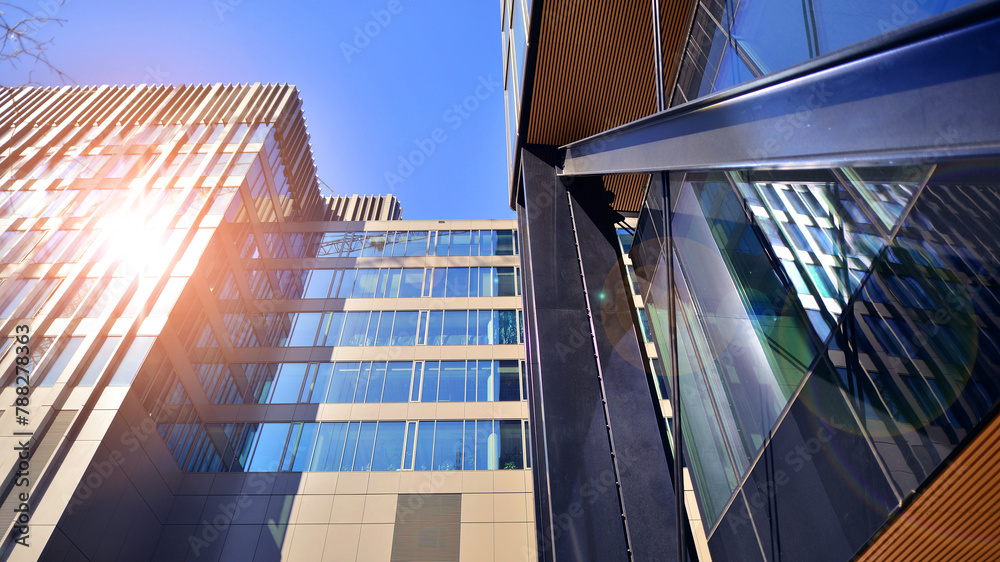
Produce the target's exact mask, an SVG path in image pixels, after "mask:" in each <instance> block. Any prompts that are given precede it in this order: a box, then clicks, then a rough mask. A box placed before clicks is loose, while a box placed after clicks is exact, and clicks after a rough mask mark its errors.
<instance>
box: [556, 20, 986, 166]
mask: <svg viewBox="0 0 1000 562" xmlns="http://www.w3.org/2000/svg"><path fill="white" fill-rule="evenodd" d="M998 150H1000V6H998V5H997V3H993V4H991V5H988V6H980V7H976V8H975V9H969V10H964V11H961V12H960V13H958V14H957V15H954V16H950V17H947V18H942V19H941V20H935V21H932V22H930V23H928V24H927V25H925V26H922V27H916V28H914V29H911V30H909V31H907V32H906V33H905V34H900V35H897V36H892V37H890V38H887V39H883V40H876V41H872V42H869V43H867V44H865V45H863V46H861V47H858V48H855V49H853V50H850V51H847V52H843V53H838V54H836V55H832V56H829V57H824V58H821V59H817V60H815V61H812V62H809V63H806V64H803V65H801V66H799V67H794V68H792V69H789V70H788V71H785V72H782V73H778V74H777V75H774V76H771V77H766V78H762V79H760V80H757V81H754V82H751V83H749V84H746V85H744V86H742V87H740V88H737V89H735V90H732V91H731V92H728V93H723V94H721V95H718V96H712V97H709V98H706V99H705V100H699V101H695V102H692V103H688V104H685V105H681V106H677V107H675V108H672V109H669V110H667V111H663V112H660V113H657V114H654V115H652V116H649V117H647V118H643V119H640V120H638V121H635V122H633V123H630V124H627V125H623V126H621V127H618V128H616V129H612V130H609V131H605V132H603V133H601V134H598V135H595V136H593V137H590V138H588V139H584V140H581V141H578V142H575V143H572V144H570V145H568V146H567V147H566V157H565V162H564V165H563V174H565V175H569V176H579V175H596V174H618V173H633V172H652V171H662V170H726V169H745V168H756V169H780V168H793V167H794V168H800V167H831V166H853V165H863V164H866V163H867V164H886V165H889V164H891V165H900V164H907V163H922V162H928V161H935V162H941V161H949V160H956V159H964V158H971V157H979V156H984V155H990V154H996V153H997V151H998Z"/></svg>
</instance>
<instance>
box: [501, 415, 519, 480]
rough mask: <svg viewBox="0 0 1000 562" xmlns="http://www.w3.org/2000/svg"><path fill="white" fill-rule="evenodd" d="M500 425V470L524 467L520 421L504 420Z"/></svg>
mask: <svg viewBox="0 0 1000 562" xmlns="http://www.w3.org/2000/svg"><path fill="white" fill-rule="evenodd" d="M497 424H499V425H500V462H499V468H500V469H501V470H520V469H523V468H524V445H523V443H522V441H521V421H520V420H504V421H499V422H497Z"/></svg>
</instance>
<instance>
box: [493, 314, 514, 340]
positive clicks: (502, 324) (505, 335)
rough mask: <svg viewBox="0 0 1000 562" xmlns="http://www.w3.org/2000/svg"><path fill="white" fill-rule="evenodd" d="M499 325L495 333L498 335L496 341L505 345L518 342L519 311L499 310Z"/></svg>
mask: <svg viewBox="0 0 1000 562" xmlns="http://www.w3.org/2000/svg"><path fill="white" fill-rule="evenodd" d="M497 316H498V320H499V321H498V323H497V324H498V325H497V327H496V329H494V331H493V333H494V334H495V335H496V339H495V343H498V344H501V345H505V344H508V345H509V344H517V343H518V339H517V334H518V327H517V311H516V310H498V311H497Z"/></svg>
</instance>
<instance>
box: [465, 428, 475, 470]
mask: <svg viewBox="0 0 1000 562" xmlns="http://www.w3.org/2000/svg"><path fill="white" fill-rule="evenodd" d="M463 441H464V442H465V445H464V447H463V448H462V470H475V469H476V422H475V421H473V420H468V421H466V422H465V438H464V440H463Z"/></svg>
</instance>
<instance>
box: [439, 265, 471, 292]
mask: <svg viewBox="0 0 1000 562" xmlns="http://www.w3.org/2000/svg"><path fill="white" fill-rule="evenodd" d="M445 296H446V297H467V296H469V268H467V267H449V268H448V280H447V289H446V290H445Z"/></svg>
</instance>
